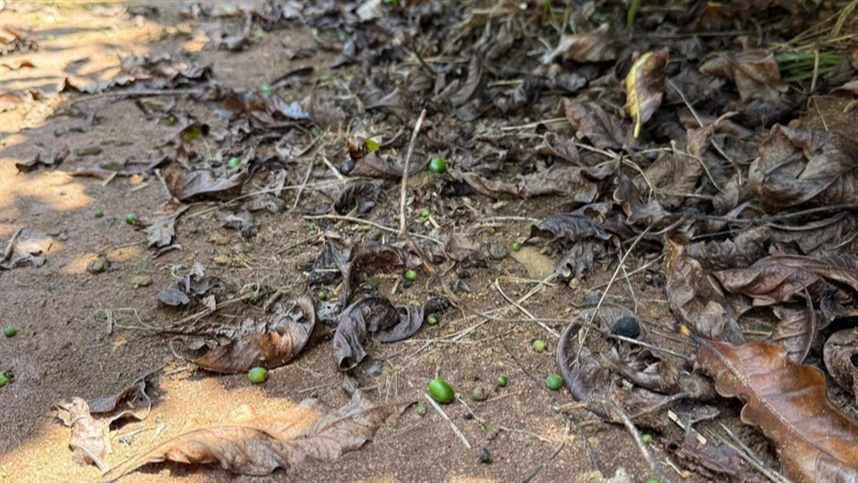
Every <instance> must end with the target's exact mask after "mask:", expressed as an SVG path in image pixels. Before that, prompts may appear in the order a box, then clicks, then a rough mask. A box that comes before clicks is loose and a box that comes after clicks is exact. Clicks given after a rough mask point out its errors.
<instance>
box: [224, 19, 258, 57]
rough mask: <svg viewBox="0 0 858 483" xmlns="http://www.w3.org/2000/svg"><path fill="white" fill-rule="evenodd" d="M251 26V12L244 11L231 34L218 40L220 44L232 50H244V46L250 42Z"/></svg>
mask: <svg viewBox="0 0 858 483" xmlns="http://www.w3.org/2000/svg"><path fill="white" fill-rule="evenodd" d="M251 27H253V14H252V13H251V12H244V16H243V18H242V20H241V23H240V24H239V25H238V26H237V27H236V28H235V31H234V32H233V33H232V34H231V35H227V36H226V37H224V38H222V39H221V40H220V46H221V47H224V48H225V49H227V50H230V51H233V52H237V51H240V50H244V48H245V47H247V46H248V45H250V44H251V43H252V42H251V33H252V31H251Z"/></svg>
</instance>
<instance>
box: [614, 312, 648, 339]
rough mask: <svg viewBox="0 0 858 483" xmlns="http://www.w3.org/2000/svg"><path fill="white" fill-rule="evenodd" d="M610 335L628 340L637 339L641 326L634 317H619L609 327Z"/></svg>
mask: <svg viewBox="0 0 858 483" xmlns="http://www.w3.org/2000/svg"><path fill="white" fill-rule="evenodd" d="M611 333H612V334H614V335H619V336H623V337H628V338H629V339H637V338H638V337H639V336H640V335H641V325H640V323H639V322H638V319H636V318H634V317H629V316H626V317H621V318H620V319H619V320H617V321H616V322H615V323H614V326H613V327H611Z"/></svg>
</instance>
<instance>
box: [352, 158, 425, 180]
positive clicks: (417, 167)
mask: <svg viewBox="0 0 858 483" xmlns="http://www.w3.org/2000/svg"><path fill="white" fill-rule="evenodd" d="M427 164H429V158H428V157H426V156H424V155H422V154H420V153H417V152H415V153H414V155H413V157H412V159H411V163H410V164H409V165H408V176H414V174H416V173H419V172H420V171H422V170H424V169H426V165H427ZM404 169H405V159H404V157H401V156H379V154H378V151H374V152H371V153H367V154H366V155H365V156H361V157H359V158H357V159H355V160H354V163H351V162H350V163H348V168H346V164H345V163H344V165H343V167H342V168H341V169H340V171H342V172H343V174H345V175H347V176H352V177H357V176H365V177H368V178H382V179H401V178H402V171H403V170H404Z"/></svg>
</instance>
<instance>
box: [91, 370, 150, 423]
mask: <svg viewBox="0 0 858 483" xmlns="http://www.w3.org/2000/svg"><path fill="white" fill-rule="evenodd" d="M87 405H88V406H89V412H90V414H102V415H104V416H106V417H107V423H106V424H108V425H110V424H112V423H113V422H114V421H117V420H119V419H136V420H138V421H142V420H144V419H146V418H147V417H148V416H149V411H150V410H151V409H152V400H151V399H150V398H149V395H148V394H146V376H144V377H142V378H140V379H139V380H137V381H136V382H134V383H133V384H129V385H127V386H125V387H124V388H122V390H121V391H119V392H118V393H116V394H114V395H113V396H105V397H100V398H96V399H91V400H89V401H87Z"/></svg>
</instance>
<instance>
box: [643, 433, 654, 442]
mask: <svg viewBox="0 0 858 483" xmlns="http://www.w3.org/2000/svg"><path fill="white" fill-rule="evenodd" d="M641 441H643V442H644V443H649V442H650V441H652V436H650V434H649V433H644V434H642V435H641Z"/></svg>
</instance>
